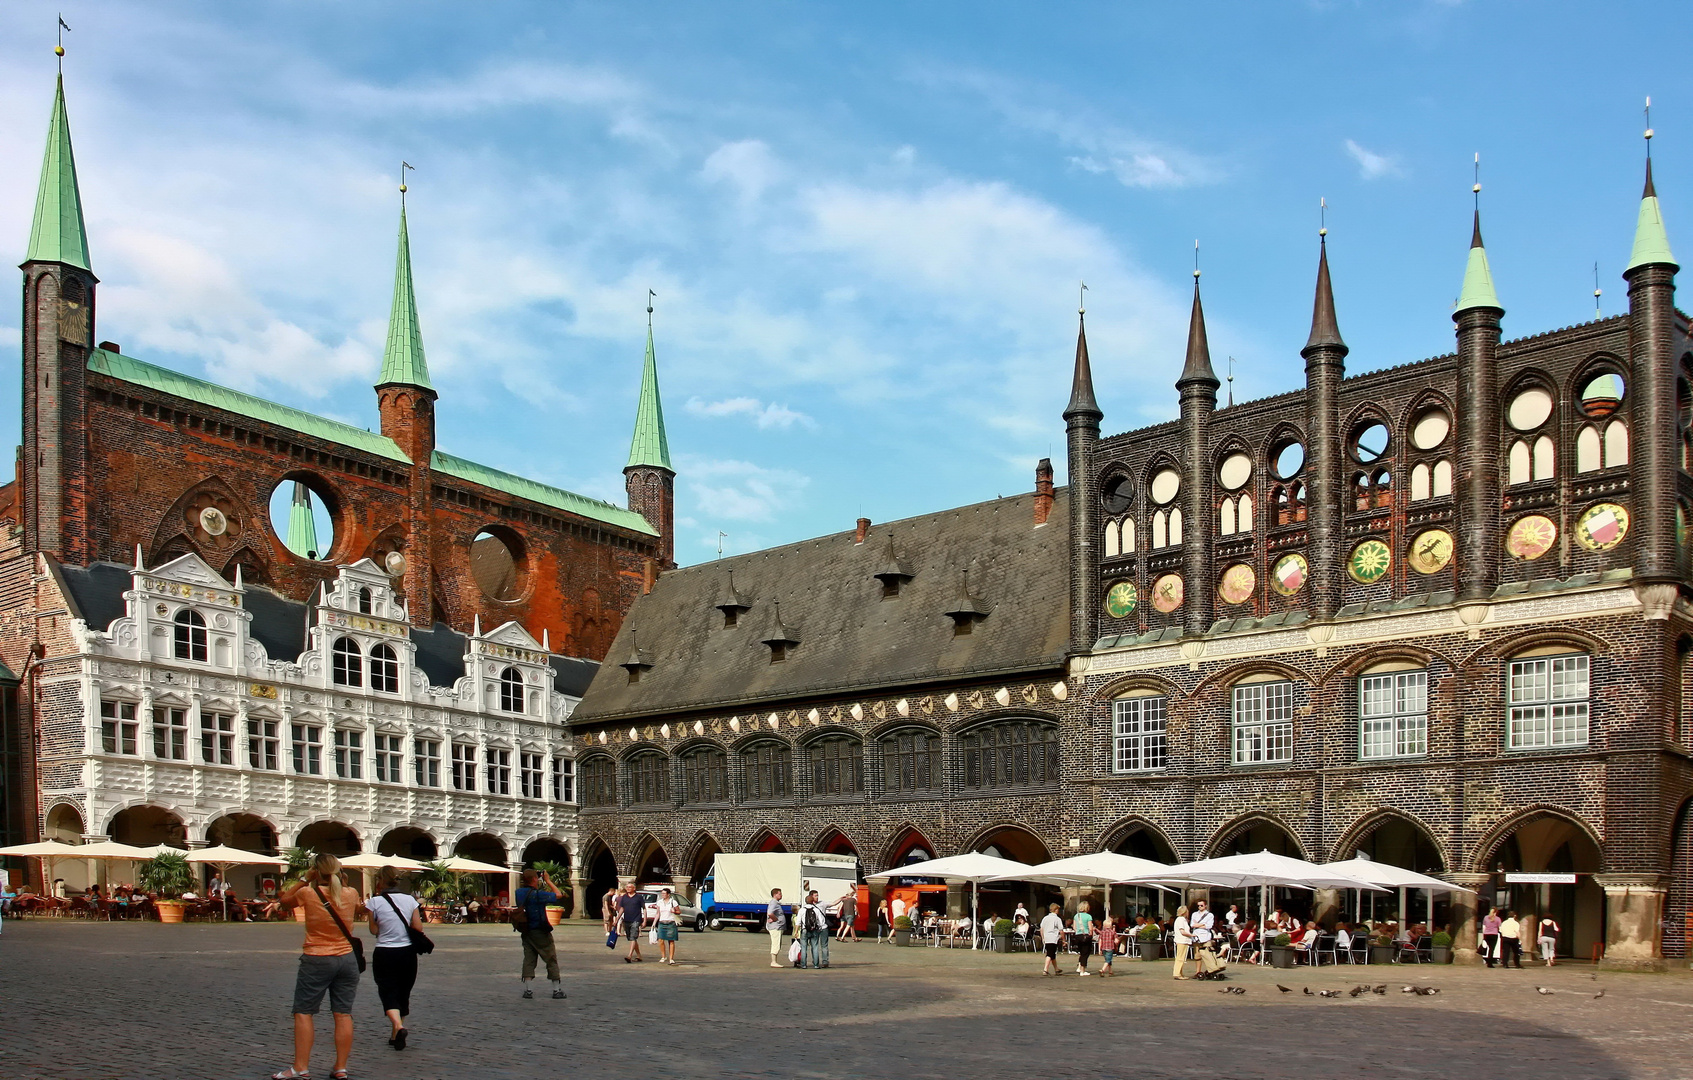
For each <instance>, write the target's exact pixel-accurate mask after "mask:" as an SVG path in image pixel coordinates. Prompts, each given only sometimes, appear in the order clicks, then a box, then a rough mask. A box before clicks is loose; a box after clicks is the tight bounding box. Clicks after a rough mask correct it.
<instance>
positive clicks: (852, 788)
mask: <svg viewBox="0 0 1693 1080" xmlns="http://www.w3.org/2000/svg"><path fill="white" fill-rule="evenodd" d="M806 757H807V759H808V760H809V762H810V765H811V794H812V795H813V796H817V797H824V798H827V797H839V796H843V795H857V794H859V793H860V792H862V791H863V790H864V746H863V744H861V743H860V742H859V741H858V740H857V739H853V738H849V737H847V736H844V735H842V736H830V737H828V738H824V739H818V740H817V741H816V742H814V743H812V744H811V745H810V746H808V747H806Z"/></svg>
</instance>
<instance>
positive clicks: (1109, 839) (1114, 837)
mask: <svg viewBox="0 0 1693 1080" xmlns="http://www.w3.org/2000/svg"><path fill="white" fill-rule="evenodd" d="M1142 832H1144V833H1147V834H1149V835H1151V836H1152V837H1153V838H1154V839H1155V840H1156V841H1157V842H1158V843H1159V844H1161V845H1163V846H1164V848H1166V849H1167V850H1168V851H1169V852H1170V856H1171V859H1170V861H1171V862H1172V863H1174V862H1176V861H1177V860H1179V859H1180V858H1181V849H1180V848H1178V847H1176V842H1175V841H1174V840H1172V839H1171V838H1170V834H1169V833H1167V832H1165V831H1164V829H1163V827H1162V826H1160V825H1158V824H1157V823H1156V822H1154V821H1153V820H1152V819H1151V818H1147V817H1142V816H1141V815H1139V814H1130V815H1129V816H1127V817H1124V818H1119V819H1118V820H1117V821H1115V822H1114V823H1112V825H1111V826H1110V827H1109V828H1107V829H1106V830H1105V832H1104V833H1102V834H1101V838H1100V842H1099V846H1100V849H1101V850H1102V851H1116V850H1117V849H1118V848H1119V846H1121V845H1122V844H1123V843H1124V842H1125V841H1127V840H1128V839H1129V837H1131V836H1133V835H1135V834H1136V833H1142Z"/></svg>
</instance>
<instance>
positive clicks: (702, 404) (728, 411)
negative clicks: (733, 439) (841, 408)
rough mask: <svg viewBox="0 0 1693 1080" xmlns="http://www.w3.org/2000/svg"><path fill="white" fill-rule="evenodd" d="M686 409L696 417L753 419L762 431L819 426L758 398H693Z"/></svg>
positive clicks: (793, 412) (797, 414) (783, 406)
mask: <svg viewBox="0 0 1693 1080" xmlns="http://www.w3.org/2000/svg"><path fill="white" fill-rule="evenodd" d="M684 407H685V408H686V409H687V410H688V411H689V412H691V413H693V414H694V415H695V416H708V417H712V418H721V417H725V416H746V417H751V418H752V421H753V423H754V424H756V425H758V427H759V429H760V430H764V429H766V428H773V427H774V428H781V429H782V430H784V431H786V430H787V429H789V428H791V427H793V426H794V425H795V424H802V425H804V426H805V427H816V426H817V421H815V420H813V419H812V418H811V417H809V416H807V415H806V414H805V413H802V412H799V411H797V410H795V409H790V408H788V407H787V406H786V405H778V404H777V403H776V402H774V401H772V402H770V403H769V404H768V405H766V404H765V403H764V402H762V401H760V400H758V399H757V398H751V397H735V398H725V399H724V400H722V401H703V400H701V399H700V398H697V397H692V398H689V399H688V403H687V405H686V406H684Z"/></svg>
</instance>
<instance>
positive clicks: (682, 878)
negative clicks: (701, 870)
mask: <svg viewBox="0 0 1693 1080" xmlns="http://www.w3.org/2000/svg"><path fill="white" fill-rule="evenodd" d="M693 884H694V879H693V878H691V877H689V876H688V875H687V874H671V875H670V894H671V895H672V896H674V897H675V898H676V899H678V900H681V901H683V902H684V903H693V899H694V890H693Z"/></svg>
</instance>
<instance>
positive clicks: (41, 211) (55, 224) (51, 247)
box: [24, 75, 94, 271]
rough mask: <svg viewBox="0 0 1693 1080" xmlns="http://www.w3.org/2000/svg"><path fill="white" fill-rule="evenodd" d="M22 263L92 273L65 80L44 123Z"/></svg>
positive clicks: (55, 95) (62, 78)
mask: <svg viewBox="0 0 1693 1080" xmlns="http://www.w3.org/2000/svg"><path fill="white" fill-rule="evenodd" d="M24 261H25V262H57V263H66V264H68V265H70V266H76V267H80V268H81V269H83V270H88V271H92V270H93V269H94V268H93V267H92V266H89V265H88V233H87V231H86V230H85V229H84V228H83V224H82V195H81V193H80V192H78V191H77V186H76V158H75V157H74V156H73V155H72V154H71V122H70V118H69V117H67V116H66V115H65V77H64V76H63V75H60V76H59V89H58V91H57V92H56V93H55V94H54V95H53V115H52V116H51V118H49V120H48V122H47V154H46V156H45V157H44V158H42V161H41V188H40V190H39V191H38V192H37V193H36V196H35V223H34V224H33V225H31V226H30V230H29V253H28V254H27V255H25V256H24Z"/></svg>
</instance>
